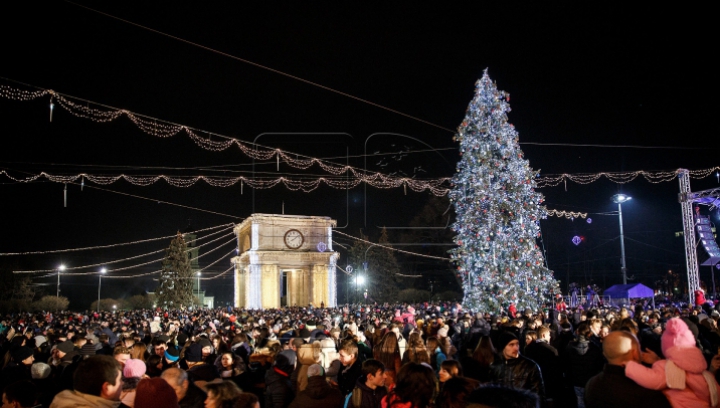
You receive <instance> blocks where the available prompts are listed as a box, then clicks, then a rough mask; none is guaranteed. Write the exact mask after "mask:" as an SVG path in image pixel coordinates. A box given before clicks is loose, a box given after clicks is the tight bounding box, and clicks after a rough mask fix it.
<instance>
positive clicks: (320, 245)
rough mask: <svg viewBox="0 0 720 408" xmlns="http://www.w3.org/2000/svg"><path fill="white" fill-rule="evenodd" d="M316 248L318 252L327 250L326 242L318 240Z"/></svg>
mask: <svg viewBox="0 0 720 408" xmlns="http://www.w3.org/2000/svg"><path fill="white" fill-rule="evenodd" d="M317 250H318V252H325V251H327V244H325V243H324V242H322V241H320V242H318V244H317Z"/></svg>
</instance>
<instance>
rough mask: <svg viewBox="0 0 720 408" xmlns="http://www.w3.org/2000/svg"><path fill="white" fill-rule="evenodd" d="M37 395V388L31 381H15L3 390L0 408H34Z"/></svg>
mask: <svg viewBox="0 0 720 408" xmlns="http://www.w3.org/2000/svg"><path fill="white" fill-rule="evenodd" d="M39 395H40V393H39V390H38V386H37V385H35V384H34V383H33V382H32V381H30V380H20V381H16V382H14V383H12V384H9V385H8V386H6V387H5V388H4V390H3V393H2V408H35V407H36V406H37V405H36V404H37V403H38V398H39Z"/></svg>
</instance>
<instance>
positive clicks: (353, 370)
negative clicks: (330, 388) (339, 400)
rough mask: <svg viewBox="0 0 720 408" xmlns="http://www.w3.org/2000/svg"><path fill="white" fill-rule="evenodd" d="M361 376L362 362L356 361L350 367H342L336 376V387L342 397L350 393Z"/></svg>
mask: <svg viewBox="0 0 720 408" xmlns="http://www.w3.org/2000/svg"><path fill="white" fill-rule="evenodd" d="M361 376H362V362H361V361H360V360H359V359H356V360H355V362H354V363H353V365H351V366H350V367H342V368H341V369H340V372H339V373H338V376H337V379H338V380H337V382H338V387H339V388H340V392H342V394H343V396H345V395H348V394H349V393H350V392H352V389H353V387H355V382H357V379H358V378H360V377H361Z"/></svg>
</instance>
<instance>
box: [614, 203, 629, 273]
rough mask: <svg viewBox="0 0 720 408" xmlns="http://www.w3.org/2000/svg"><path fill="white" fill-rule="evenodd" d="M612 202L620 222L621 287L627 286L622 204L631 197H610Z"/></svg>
mask: <svg viewBox="0 0 720 408" xmlns="http://www.w3.org/2000/svg"><path fill="white" fill-rule="evenodd" d="M612 200H613V202H614V203H616V204H617V205H618V215H619V220H620V262H621V263H620V270H621V271H622V278H623V285H627V265H626V264H625V237H624V235H623V220H622V203H624V202H627V201H630V200H632V197H630V196H628V195H625V194H615V195H614V196H612Z"/></svg>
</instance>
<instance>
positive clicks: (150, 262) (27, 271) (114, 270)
mask: <svg viewBox="0 0 720 408" xmlns="http://www.w3.org/2000/svg"><path fill="white" fill-rule="evenodd" d="M230 235H233V239H231V240H230V241H228V242H225V243H224V244H222V245H220V246H219V247H217V248H222V247H223V246H225V245H227V244H229V243H231V242H235V241H236V238H235V236H234V233H233V232H231V233H229V234H226V235H223V236H221V237H218V238H216V239H214V240H212V241H208V242H206V243H204V244H201V245H198V246H195V247H192V248H189V249H188V250H186V251H185V252H190V251H191V250H193V249H197V248H202V247H204V246H206V245H209V244H212V243H215V242H217V241H219V240H221V239H223V238H227V237H228V236H230ZM217 248H215V249H213V250H210V251H208V252H206V253H204V254H203V255H200V256H197V257H195V258H192V259H191V260H195V259H200V258H202V257H203V256H205V255H207V254H209V253H211V252H213V251H215V250H217ZM162 251H165V249H162V250H160V251H155V252H153V254H155V253H158V252H162ZM147 255H149V254H144V255H142V256H147ZM138 257H139V256H134V257H130V258H126V259H121V260H116V261H112V262H107V263H103V264H94V265H82V266H75V267H65V270H66V271H70V270H81V269H89V268H97V267H99V266H103V265H108V264H113V263H119V262H124V261H127V260H130V259H136V258H138ZM163 259H164V258H160V259H153V260H151V261H148V262H143V263H140V264H135V265H130V266H124V267H121V268H114V269H106V272H107V273H108V275H107V276H110V275H109V273H112V272H118V271H125V270H129V269H136V268H140V267H142V266H147V265H150V264H153V263H157V262H162V261H163ZM56 270H57V268H53V269H36V270H23V271H13V273H14V274H33V273H46V272H53V271H56ZM100 273H102V272H99V271H91V272H71V273H66V272H63V273H62V275H68V276H80V275H98V274H100Z"/></svg>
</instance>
